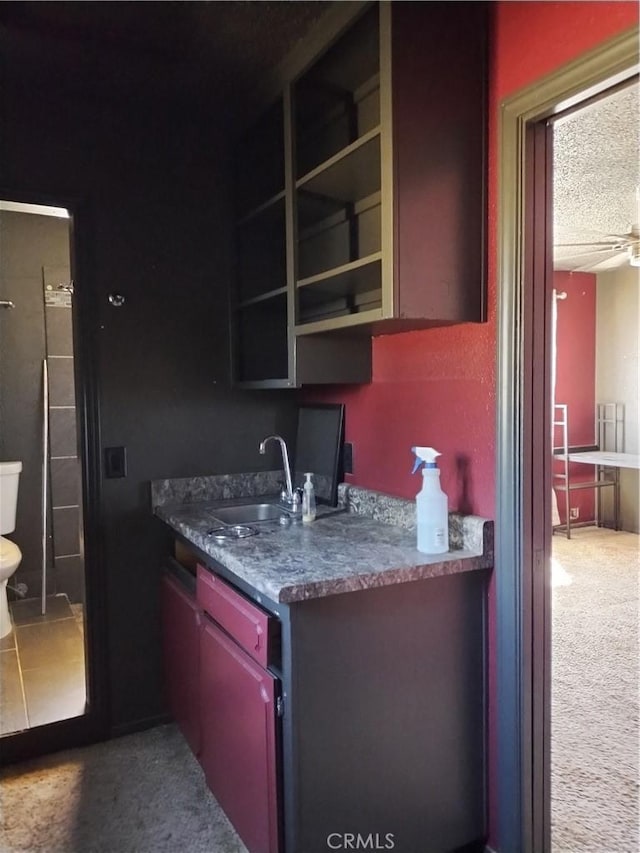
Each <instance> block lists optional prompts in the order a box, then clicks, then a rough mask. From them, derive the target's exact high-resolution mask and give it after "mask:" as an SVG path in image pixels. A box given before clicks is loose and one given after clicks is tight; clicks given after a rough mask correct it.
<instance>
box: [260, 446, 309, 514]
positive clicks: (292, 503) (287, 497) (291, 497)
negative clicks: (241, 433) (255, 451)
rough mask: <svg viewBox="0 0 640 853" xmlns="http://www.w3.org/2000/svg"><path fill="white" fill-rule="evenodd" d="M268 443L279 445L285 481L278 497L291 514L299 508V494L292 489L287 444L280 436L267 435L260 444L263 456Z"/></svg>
mask: <svg viewBox="0 0 640 853" xmlns="http://www.w3.org/2000/svg"><path fill="white" fill-rule="evenodd" d="M270 441H278V442H279V443H280V450H281V451H282V462H283V465H284V476H285V481H286V489H283V490H282V493H281V495H280V500H281V501H282V503H284V504H286V505H287V506H288V507H291V508H292V510H293V512H297V511H298V509H299V507H300V494H299V492H298V490H297V489H294V488H293V482H292V480H291V466H290V465H289V451H288V450H287V443H286V441H285V440H284V438H282V436H280V435H268V436H267V437H266V438H263V439H262V441H261V442H260V453H261V454H262V455H263V456H264V454H265V453H266V452H267V444H268V442H270Z"/></svg>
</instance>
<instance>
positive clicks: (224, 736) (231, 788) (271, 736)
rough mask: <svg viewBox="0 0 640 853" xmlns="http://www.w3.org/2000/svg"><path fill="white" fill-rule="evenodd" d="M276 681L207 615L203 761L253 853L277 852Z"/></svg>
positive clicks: (202, 661)
mask: <svg viewBox="0 0 640 853" xmlns="http://www.w3.org/2000/svg"><path fill="white" fill-rule="evenodd" d="M275 682H276V679H275V678H274V677H273V676H272V675H270V674H269V673H268V672H266V671H265V670H264V669H262V668H261V667H260V666H258V665H257V664H256V663H255V662H254V661H253V660H252V659H251V658H250V657H249V656H248V655H247V654H246V653H245V652H244V651H243V650H242V649H241V648H240V647H239V646H238V645H237V644H236V643H235V642H234V641H233V640H231V639H230V638H229V637H228V636H227V635H226V634H224V633H223V632H222V631H221V630H220V629H219V628H218V627H217V626H216V625H214V624H213V623H212V622H210V621H209V620H208V619H207V618H206V617H205V620H204V624H203V628H202V633H201V653H200V699H201V720H202V754H201V763H202V767H203V769H204V772H205V776H206V779H207V784H208V785H209V787H210V788H211V790H212V792H213V794H214V796H215V798H216V799H217V800H218V802H219V803H220V805H221V806H222V808H223V809H224V811H225V812H226V814H227V816H228V817H229V820H230V821H231V823H232V824H233V825H234V827H235V828H236V830H237V832H238V834H239V835H240V837H241V838H242V840H243V841H244V843H245V844H246V846H247V848H248V849H249V851H250V853H277V850H278V808H277V778H276V742H275V725H276V720H275V707H274V703H275V689H276V684H275Z"/></svg>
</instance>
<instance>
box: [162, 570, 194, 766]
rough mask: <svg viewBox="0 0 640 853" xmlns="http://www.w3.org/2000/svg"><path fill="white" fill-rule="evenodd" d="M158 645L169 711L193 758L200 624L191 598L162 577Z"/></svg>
mask: <svg viewBox="0 0 640 853" xmlns="http://www.w3.org/2000/svg"><path fill="white" fill-rule="evenodd" d="M161 595H162V642H163V659H164V673H165V688H166V692H167V701H168V704H169V710H170V711H171V714H172V715H173V717H174V719H175V721H176V722H177V724H178V726H179V727H180V729H181V731H182V733H183V734H184V736H185V738H186V740H187V743H188V744H189V746H190V747H191V749H192V751H193V752H194V754H195V755H199V753H200V698H199V692H200V679H199V673H200V623H201V621H202V614H201V610H200V607H199V606H198V605H197V603H196V601H195V598H194V597H193V596H192V595H190V594H189V592H188V591H187V590H185V589H183V587H182V585H181V584H180V583H179V582H178V581H177V580H175V579H174V578H173V577H171V576H170V575H168V574H166V575H164V576H163V578H162V593H161Z"/></svg>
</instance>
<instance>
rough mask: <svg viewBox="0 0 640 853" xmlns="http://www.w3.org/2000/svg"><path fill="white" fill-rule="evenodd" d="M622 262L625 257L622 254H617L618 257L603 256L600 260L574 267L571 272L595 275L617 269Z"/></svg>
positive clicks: (624, 262)
mask: <svg viewBox="0 0 640 853" xmlns="http://www.w3.org/2000/svg"><path fill="white" fill-rule="evenodd" d="M614 262H615V263H614ZM624 264H626V259H625V258H624V257H623V256H621V255H618V257H615V256H613V257H611V258H604V259H602V260H597V261H595V262H594V263H592V264H585V266H583V267H576V268H575V269H574V270H572V272H587V273H593V274H596V275H597V274H598V273H599V272H608V271H609V270H614V269H617V268H618V267H621V266H623V265H624Z"/></svg>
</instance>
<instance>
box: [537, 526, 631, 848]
mask: <svg viewBox="0 0 640 853" xmlns="http://www.w3.org/2000/svg"><path fill="white" fill-rule="evenodd" d="M571 535H572V538H571V539H570V540H567V539H565V538H564V537H563V536H558V535H556V536H554V537H553V564H552V576H553V598H552V632H553V636H552V650H553V651H552V704H551V766H552V772H551V823H552V853H587V851H594V853H596V851H597V853H638V850H640V835H639V822H640V808H639V800H638V794H639V788H638V782H639V779H640V761H639V746H640V740H639V734H640V728H639V721H638V689H639V685H640V678H639V676H640V672H639V654H638V653H639V642H638V640H639V596H638V568H639V556H640V552H639V537H638V536H637V535H636V534H633V533H624V532H615V531H612V530H604V529H602V528H600V529H598V528H595V527H593V528H579V529H577V530H575V531H573V532H572V534H571Z"/></svg>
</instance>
